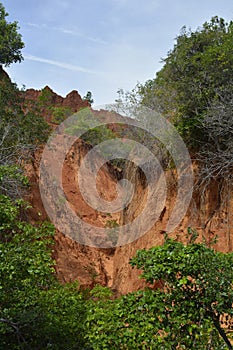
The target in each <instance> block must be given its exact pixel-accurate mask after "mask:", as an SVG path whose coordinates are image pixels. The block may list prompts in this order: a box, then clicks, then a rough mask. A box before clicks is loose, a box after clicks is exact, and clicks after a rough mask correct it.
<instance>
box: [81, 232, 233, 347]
mask: <svg viewBox="0 0 233 350" xmlns="http://www.w3.org/2000/svg"><path fill="white" fill-rule="evenodd" d="M187 238H188V240H189V244H188V245H184V244H183V243H181V242H177V241H174V240H172V239H169V238H168V237H167V238H166V241H165V243H164V245H162V246H158V247H154V248H151V249H149V250H140V251H138V252H137V255H136V257H134V258H133V259H132V260H131V262H130V263H131V265H132V266H137V267H138V268H140V269H142V270H143V273H142V277H143V278H145V279H146V280H147V281H148V282H150V283H153V282H154V281H155V280H160V281H161V283H163V286H164V287H163V288H162V289H157V290H153V289H150V288H146V289H145V290H143V291H138V292H135V293H129V294H127V295H125V296H123V297H121V298H119V299H115V300H107V299H105V300H104V301H103V300H101V299H98V300H96V298H94V300H92V299H91V300H89V302H88V303H89V306H88V307H87V318H86V323H85V327H86V330H87V331H86V339H87V340H88V342H89V343H90V345H91V346H92V348H93V349H96V350H98V349H99V350H100V349H101V350H102V349H106V350H107V349H143V350H148V349H164V350H175V349H189V350H190V349H200V350H204V349H205V350H206V349H215V350H220V349H225V348H226V346H227V347H228V348H229V349H231V345H230V342H229V340H228V338H227V335H226V333H225V332H224V330H223V329H222V328H221V327H220V322H219V318H220V315H221V314H223V313H227V314H228V315H232V297H233V290H232V281H233V272H232V264H233V254H232V253H230V254H223V253H220V252H215V251H214V250H213V249H211V248H208V247H206V246H205V245H204V244H203V243H195V240H196V239H197V234H196V231H195V230H192V229H189V232H188V235H187ZM88 303H87V304H88ZM224 341H225V345H224Z"/></svg>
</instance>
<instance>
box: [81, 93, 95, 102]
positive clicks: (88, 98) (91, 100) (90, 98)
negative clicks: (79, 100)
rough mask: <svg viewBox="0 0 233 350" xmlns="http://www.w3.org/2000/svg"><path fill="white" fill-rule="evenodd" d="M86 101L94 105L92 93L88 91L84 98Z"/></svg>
mask: <svg viewBox="0 0 233 350" xmlns="http://www.w3.org/2000/svg"><path fill="white" fill-rule="evenodd" d="M83 99H84V100H86V101H88V102H89V103H90V105H92V104H93V103H94V100H93V98H92V93H91V91H87V93H86V95H85V96H84V97H83Z"/></svg>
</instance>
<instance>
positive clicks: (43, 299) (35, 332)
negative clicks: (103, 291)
mask: <svg viewBox="0 0 233 350" xmlns="http://www.w3.org/2000/svg"><path fill="white" fill-rule="evenodd" d="M23 205H24V203H23V202H22V201H21V200H20V201H16V202H13V201H12V200H11V199H9V198H8V197H6V196H3V195H0V349H12V350H19V349H37V350H42V349H43V350H44V349H54V350H63V349H77V350H81V349H85V344H84V340H83V322H84V319H85V305H84V298H83V295H82V293H81V292H80V290H79V285H78V284H77V283H74V284H67V285H66V286H63V285H61V284H60V283H59V282H58V281H57V280H56V277H55V273H54V272H55V270H54V265H55V262H54V261H53V259H52V247H53V244H54V241H53V236H54V227H53V226H52V225H51V224H49V223H36V224H35V225H34V226H33V225H31V224H29V223H28V222H25V221H22V220H20V215H19V214H20V210H21V208H22V206H23Z"/></svg>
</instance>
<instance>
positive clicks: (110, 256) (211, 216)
mask: <svg viewBox="0 0 233 350" xmlns="http://www.w3.org/2000/svg"><path fill="white" fill-rule="evenodd" d="M89 150H90V146H88V145H86V144H85V143H83V142H78V143H76V144H75V145H74V147H73V148H72V149H71V150H70V152H69V154H68V155H67V158H66V162H65V164H64V169H63V188H64V192H65V194H66V198H67V199H68V201H69V203H70V205H71V206H72V208H73V209H74V211H75V212H76V214H77V215H79V216H80V217H81V218H82V219H83V220H85V221H86V222H88V223H91V224H93V225H95V226H99V227H105V224H106V221H107V219H108V217H107V216H106V215H104V214H103V213H98V212H96V211H95V210H94V209H93V208H91V207H89V206H88V205H87V204H86V203H85V201H84V199H83V198H82V196H81V194H80V192H79V189H78V186H77V181H76V179H75V176H76V174H77V172H78V168H79V164H80V163H81V160H82V159H83V157H84V156H85V154H86V153H87V152H88V151H89ZM39 158H40V155H38V159H37V160H36V162H35V164H36V165H35V166H34V168H32V169H31V173H30V174H31V184H32V191H31V195H30V201H31V203H32V205H33V207H34V209H33V210H31V212H30V216H31V218H34V219H35V220H36V219H38V216H37V212H38V211H40V212H41V214H42V215H41V216H40V218H42V219H45V218H46V213H45V211H44V209H43V205H42V202H41V199H40V193H39V189H38V164H39ZM131 166H132V165H130V164H129V168H128V169H127V171H128V172H131V173H134V176H133V177H132V178H131V180H132V181H133V182H134V184H135V188H136V193H135V195H134V198H133V201H132V202H131V203H130V205H129V206H128V207H127V209H126V210H124V212H122V213H117V214H114V215H115V216H114V217H112V218H113V219H114V220H116V221H117V222H119V223H120V222H121V223H123V224H125V223H128V222H131V221H132V220H134V218H135V217H137V215H139V214H140V211H141V210H142V209H143V206H144V204H145V201H146V196H147V193H146V187H145V183H144V180H143V177H142V176H141V174H140V173H139V172H137V171H136V172H134V169H131V168H130V167H131ZM166 180H167V183H169V186H168V192H167V199H166V203H165V206H164V209H163V211H162V212H161V215H160V218H159V220H158V221H157V222H156V223H155V225H154V226H153V227H152V228H151V230H150V231H149V232H147V233H146V234H144V235H143V236H142V237H140V238H139V239H137V240H135V241H134V242H132V243H130V244H127V245H125V246H122V247H117V248H112V249H98V248H93V247H89V246H83V245H80V244H79V243H78V242H76V241H74V240H72V239H71V238H69V237H67V236H64V235H63V234H62V233H61V232H57V234H56V238H55V241H56V244H55V252H54V257H55V259H56V261H57V266H56V271H57V274H58V277H59V279H60V280H61V281H62V282H69V281H74V280H79V281H80V283H81V284H82V285H84V286H85V287H87V286H89V287H92V286H93V285H94V284H95V283H101V284H102V285H106V286H109V287H112V288H113V289H114V290H115V291H117V292H118V294H125V293H127V292H131V291H134V290H138V289H140V288H143V287H144V286H145V285H146V283H145V282H144V281H143V280H141V279H139V278H138V277H139V275H140V271H138V270H137V269H132V268H131V267H130V265H129V260H130V258H131V257H133V256H134V255H135V253H136V251H137V250H139V249H142V248H150V247H152V246H155V245H158V244H161V243H162V242H163V240H164V230H165V228H166V224H167V222H168V219H169V217H170V214H171V211H172V208H173V206H174V202H175V199H176V186H175V184H174V178H173V176H172V173H171V172H170V171H167V173H166ZM90 181H91V180H90ZM116 181H117V179H116V177H114V172H112V171H111V169H109V168H108V167H107V166H106V167H103V168H102V169H101V171H100V174H99V177H98V179H97V187H98V189H99V192H100V193H102V195H103V197H104V198H105V199H107V200H112V199H114V197H115V196H116ZM232 198H233V195H232V193H231V201H230V202H228V203H223V204H222V205H220V206H219V189H218V186H217V184H212V186H211V187H210V188H209V190H208V191H207V193H206V195H205V198H202V200H200V196H199V195H197V194H195V195H194V198H193V200H192V202H191V205H190V208H189V210H188V212H187V213H186V215H185V217H184V218H183V220H182V222H181V223H180V225H179V226H178V227H177V228H176V230H175V232H174V233H173V237H176V239H178V240H181V241H185V236H186V233H187V227H189V226H190V227H194V228H197V230H198V231H199V232H200V234H203V235H204V236H205V238H206V240H207V242H208V240H210V239H211V238H212V237H213V236H214V235H216V234H217V235H218V236H219V239H218V243H217V244H216V248H217V249H219V250H221V251H225V252H226V251H230V250H232V239H233V230H232V226H230V225H229V224H230V222H229V220H230V217H231V219H233V218H232V208H233V200H232Z"/></svg>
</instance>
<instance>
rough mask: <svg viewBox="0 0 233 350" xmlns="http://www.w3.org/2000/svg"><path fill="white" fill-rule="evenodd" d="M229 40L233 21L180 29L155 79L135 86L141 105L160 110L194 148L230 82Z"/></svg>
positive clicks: (232, 71) (232, 58) (231, 52)
mask: <svg viewBox="0 0 233 350" xmlns="http://www.w3.org/2000/svg"><path fill="white" fill-rule="evenodd" d="M232 40H233V22H230V23H229V24H228V23H226V22H225V21H224V19H222V18H218V17H217V16H216V17H213V18H212V19H211V21H210V22H205V23H204V24H203V26H202V27H201V28H198V29H197V30H196V31H192V30H191V29H190V30H187V29H186V27H183V28H182V30H181V33H180V35H179V36H178V37H177V38H176V44H175V45H174V47H173V49H172V50H171V51H169V52H168V55H167V57H166V58H165V59H163V62H164V66H163V68H162V69H161V70H160V71H159V72H158V73H157V74H156V78H155V79H152V80H149V81H147V82H146V83H145V84H144V85H142V84H139V85H138V86H137V87H136V93H137V94H138V95H139V96H140V100H141V103H142V104H145V105H147V106H148V107H153V106H155V108H157V109H158V108H160V109H161V110H162V111H163V113H164V114H165V115H166V116H167V117H169V118H170V119H171V120H172V121H173V122H174V123H175V125H176V126H177V128H178V130H179V131H180V132H181V134H182V136H183V137H185V140H186V141H187V143H188V144H190V145H192V146H195V147H196V148H198V147H199V145H200V144H199V142H200V141H201V140H203V139H204V140H205V132H204V130H203V129H202V128H200V124H201V121H202V119H203V116H204V115H205V113H206V110H207V108H208V107H209V105H210V103H212V102H213V101H215V99H217V98H218V94H217V90H218V91H222V90H223V89H224V88H226V87H227V86H229V81H231V79H232V74H233V47H232Z"/></svg>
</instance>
